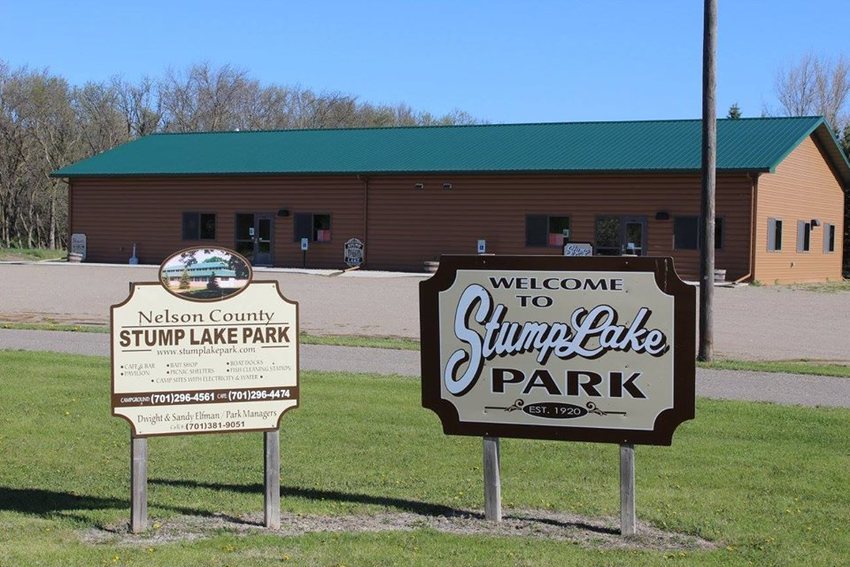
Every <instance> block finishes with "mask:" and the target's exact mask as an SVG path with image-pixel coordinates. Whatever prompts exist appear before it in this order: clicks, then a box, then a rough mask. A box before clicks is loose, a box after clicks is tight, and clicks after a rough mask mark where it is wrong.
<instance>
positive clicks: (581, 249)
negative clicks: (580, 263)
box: [564, 242, 593, 256]
mask: <svg viewBox="0 0 850 567" xmlns="http://www.w3.org/2000/svg"><path fill="white" fill-rule="evenodd" d="M564 256H593V244H591V243H590V242H567V243H566V244H564Z"/></svg>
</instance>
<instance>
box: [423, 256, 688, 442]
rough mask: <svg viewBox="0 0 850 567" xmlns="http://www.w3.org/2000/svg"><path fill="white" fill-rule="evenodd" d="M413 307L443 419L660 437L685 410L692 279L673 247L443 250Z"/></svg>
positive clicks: (665, 437) (530, 433) (541, 432)
mask: <svg viewBox="0 0 850 567" xmlns="http://www.w3.org/2000/svg"><path fill="white" fill-rule="evenodd" d="M420 308H421V314H420V318H421V325H422V328H421V340H422V403H423V405H424V406H425V407H427V408H429V409H432V410H433V411H435V412H436V413H437V414H438V415H439V417H440V419H441V421H442V423H443V429H444V431H445V432H446V433H449V434H461V435H478V436H492V437H526V438H540V439H569V440H581V441H601V442H615V443H645V444H657V445H669V444H670V443H671V441H672V435H673V431H674V430H675V428H676V427H677V426H678V425H679V424H680V423H682V422H683V421H685V420H688V419H692V418H693V417H694V376H695V370H694V354H695V352H694V348H695V345H694V321H695V290H694V288H693V287H691V286H688V285H686V284H685V283H684V282H682V281H681V280H680V279H679V278H678V277H677V276H676V274H675V271H674V270H673V263H672V259H670V258H616V257H612V258H598V257H597V258H565V257H551V256H546V257H542V256H541V257H529V256H516V257H512V256H491V257H481V256H447V257H443V258H442V259H441V261H440V268H439V270H438V271H437V273H436V274H435V275H434V277H433V278H431V279H429V280H426V281H424V282H422V283H421V284H420Z"/></svg>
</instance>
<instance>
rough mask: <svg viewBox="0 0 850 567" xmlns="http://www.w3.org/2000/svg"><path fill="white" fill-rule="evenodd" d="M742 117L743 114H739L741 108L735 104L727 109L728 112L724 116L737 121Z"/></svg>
mask: <svg viewBox="0 0 850 567" xmlns="http://www.w3.org/2000/svg"><path fill="white" fill-rule="evenodd" d="M742 116H743V114H742V113H741V108H740V107H739V106H738V103H737V102H736V103H734V104H732V106H730V107H729V112H728V113H727V114H726V118H731V119H732V120H737V119H739V118H741V117H742Z"/></svg>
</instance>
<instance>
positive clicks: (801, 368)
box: [697, 360, 850, 378]
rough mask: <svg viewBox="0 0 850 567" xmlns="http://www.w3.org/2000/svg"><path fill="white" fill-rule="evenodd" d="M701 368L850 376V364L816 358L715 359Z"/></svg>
mask: <svg viewBox="0 0 850 567" xmlns="http://www.w3.org/2000/svg"><path fill="white" fill-rule="evenodd" d="M697 366H699V367H700V368H712V369H715V370H744V371H749V372H783V373H786V374H809V375H814V376H835V377H838V378H850V366H847V365H846V364H833V363H829V362H820V361H816V360H755V361H753V360H715V361H713V362H699V361H697Z"/></svg>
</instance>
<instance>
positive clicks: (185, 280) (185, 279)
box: [179, 268, 192, 289]
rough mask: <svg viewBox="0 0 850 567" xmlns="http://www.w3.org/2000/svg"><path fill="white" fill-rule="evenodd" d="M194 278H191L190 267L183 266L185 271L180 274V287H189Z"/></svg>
mask: <svg viewBox="0 0 850 567" xmlns="http://www.w3.org/2000/svg"><path fill="white" fill-rule="evenodd" d="M191 282H192V280H190V279H189V268H183V273H182V274H180V285H179V288H180V289H189V288H190V287H192V283H191Z"/></svg>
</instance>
